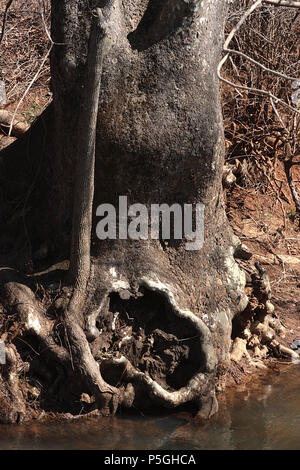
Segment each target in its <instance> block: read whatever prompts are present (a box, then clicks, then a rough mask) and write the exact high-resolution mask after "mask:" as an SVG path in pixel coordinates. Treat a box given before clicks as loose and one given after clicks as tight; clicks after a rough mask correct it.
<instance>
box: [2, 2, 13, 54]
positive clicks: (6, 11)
mask: <svg viewBox="0 0 300 470" xmlns="http://www.w3.org/2000/svg"><path fill="white" fill-rule="evenodd" d="M12 2H13V0H8V2H7V4H6V7H5V11H4V17H3V22H2V30H1V35H0V45H1V43H2V40H3V38H4V33H5V26H6V21H7V15H8V10H9V8H10V7H11V4H12Z"/></svg>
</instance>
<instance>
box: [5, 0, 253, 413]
mask: <svg viewBox="0 0 300 470" xmlns="http://www.w3.org/2000/svg"><path fill="white" fill-rule="evenodd" d="M98 3H99V5H97V6H100V7H101V8H103V12H104V14H105V12H106V10H107V9H110V12H111V17H110V22H109V23H108V27H109V25H113V26H112V27H110V29H109V32H108V36H109V39H110V41H109V42H110V44H109V49H107V51H106V53H105V57H104V62H103V69H102V79H101V81H102V84H101V91H100V99H99V110H98V119H97V134H96V146H95V148H96V152H95V156H96V159H95V179H94V183H95V195H94V209H93V216H94V217H93V226H92V228H91V234H92V249H91V266H90V269H89V271H90V275H89V278H88V280H87V288H86V290H85V293H84V302H83V303H82V304H81V306H80V309H79V311H78V309H77V312H76V315H75V316H74V315H70V314H69V311H68V302H69V301H68V296H70V292H69V290H68V287H66V288H65V289H64V294H65V299H63V298H62V297H61V299H60V301H61V305H60V306H61V310H60V312H61V313H60V314H59V315H58V314H57V310H56V313H55V315H54V317H53V314H52V316H51V317H50V315H49V314H48V316H45V306H44V305H42V304H41V303H40V302H39V301H38V300H37V299H36V297H35V296H34V295H33V293H32V291H31V290H30V288H29V287H30V286H29V287H27V286H24V282H25V281H22V280H20V279H16V278H15V277H14V276H12V274H11V272H9V273H8V271H7V270H3V271H2V280H3V282H2V299H3V304H4V307H5V309H6V311H7V312H10V311H11V309H12V308H14V309H15V312H16V313H18V315H19V318H21V320H22V322H23V329H24V331H25V333H24V334H25V336H26V342H29V343H30V344H31V345H32V347H34V348H37V349H38V350H39V354H40V356H38V357H36V356H35V358H34V360H33V364H32V365H31V366H30V369H29V375H30V376H31V377H34V376H38V377H39V378H40V380H42V381H43V384H44V389H47V387H46V385H47V384H50V383H51V382H53V381H54V379H55V378H56V379H57V380H56V387H52V391H51V393H50V394H48V395H47V393H46V392H44V395H43V397H44V402H45V403H46V404H47V407H48V408H49V407H52V408H51V409H53V408H55V407H54V406H53V402H51V400H50V398H51V397H53V396H55V399H56V400H60V403H63V405H62V406H61V409H64V410H66V409H67V410H71V411H73V412H74V410H75V409H76V407H75V405H74V403H75V402H76V400H77V401H78V396H79V397H80V394H81V393H82V392H85V393H88V394H90V395H93V396H94V397H95V405H93V406H95V407H96V408H98V409H100V410H102V412H103V413H107V412H114V411H115V410H116V409H117V408H118V406H122V405H123V406H132V405H134V406H138V407H143V406H147V405H148V404H160V405H163V406H167V407H175V406H178V405H180V404H183V403H188V402H193V403H196V404H197V406H198V408H199V410H200V413H201V414H202V416H205V417H207V416H210V415H211V414H212V413H213V412H215V411H216V407H217V404H216V399H215V383H216V379H217V378H218V379H219V375H220V374H221V373H222V371H224V370H226V365H227V363H228V359H229V347H230V334H231V322H232V318H233V316H234V315H235V314H236V313H237V312H240V311H242V310H243V309H244V308H245V307H246V304H247V297H246V296H245V295H244V285H245V276H244V273H243V272H242V271H241V270H240V269H239V267H238V265H237V264H236V262H235V259H234V250H235V245H236V241H234V238H233V236H232V233H231V230H230V228H229V225H228V221H227V219H226V216H225V210H224V203H223V197H222V187H221V179H222V169H223V154H224V146H223V125H222V115H221V108H220V97H219V84H218V81H217V75H216V70H217V64H218V61H219V59H220V52H221V46H222V41H223V29H224V22H225V17H226V11H227V3H228V2H225V1H223V2H220V1H218V0H207V1H205V2H202V1H200V0H189V1H187V0H165V1H163V2H162V1H160V0H140V1H139V2H135V1H133V0H128V1H126V2H125V1H121V0H108V1H102V2H98ZM88 4H89V2H88V1H87V0H52V35H53V40H54V41H55V42H56V43H58V45H56V46H55V47H54V49H53V54H52V58H51V73H52V89H53V93H54V102H53V106H52V109H51V110H50V111H48V114H47V115H46V118H45V122H46V129H47V132H48V133H50V137H48V134H47V135H46V134H45V133H43V132H41V126H40V127H39V128H38V126H39V124H38V123H37V124H36V128H37V130H36V131H35V130H34V129H32V131H31V133H32V134H33V136H35V134H37V133H38V135H40V136H44V140H45V141H46V142H47V151H48V153H47V155H46V157H45V161H44V162H42V163H41V164H40V167H41V168H42V170H43V168H44V171H40V172H39V173H38V174H37V175H36V173H35V172H34V171H33V173H32V172H29V176H28V178H24V181H25V182H24V181H23V180H22V178H21V176H22V170H20V168H21V169H22V168H23V172H24V165H23V163H22V161H21V157H20V154H21V150H20V149H21V147H20V146H21V145H22V146H23V148H24V142H25V143H26V144H27V147H29V148H30V155H31V161H32V162H33V165H36V163H37V162H38V157H37V155H38V154H39V149H41V148H42V145H43V138H42V137H41V138H40V139H39V138H38V137H34V138H33V139H31V140H30V142H31V143H32V142H33V143H32V144H29V143H28V136H27V137H25V140H23V142H20V143H18V144H17V145H15V146H14V148H13V149H12V150H10V151H6V152H4V154H2V168H3V175H4V174H5V177H7V176H8V175H10V174H11V171H12V166H13V164H12V163H11V161H13V162H14V165H16V164H18V167H19V170H18V174H17V176H16V177H15V178H16V182H17V189H18V193H19V194H22V192H26V190H28V185H29V183H28V182H30V181H31V180H32V178H33V176H32V174H34V175H36V176H35V181H36V185H35V190H34V191H32V193H33V194H32V195H31V206H32V205H35V206H36V207H35V210H36V214H39V216H40V215H41V214H43V217H42V219H41V220H42V221H43V223H42V227H37V228H36V232H37V235H36V239H38V240H39V243H41V241H43V240H44V239H47V240H48V243H49V240H52V242H53V243H55V241H56V242H57V240H59V241H60V242H61V243H64V242H65V241H66V240H67V241H70V239H68V237H67V235H68V233H70V221H71V219H72V217H71V215H72V201H73V192H74V191H75V192H76V191H78V186H77V185H75V186H74V183H73V181H74V178H73V176H74V167H75V163H76V162H75V161H74V156H76V155H77V157H78V158H79V159H80V158H81V155H80V154H78V151H77V150H78V142H80V133H81V131H82V126H83V124H82V119H81V120H80V119H79V112H80V109H81V107H80V106H81V104H82V100H84V99H85V97H86V95H87V93H86V92H85V91H84V88H85V87H86V84H87V81H86V78H85V76H86V74H85V70H86V61H87V55H88V38H89V35H90V25H91V21H92V12H91V11H90V10H89V8H88ZM137 4H138V5H137ZM53 123H54V126H53V125H52V124H53ZM79 123H81V124H80V125H79ZM49 129H51V130H50V131H49ZM53 129H54V130H53ZM51 136H52V137H51ZM53 142H54V144H53ZM12 154H13V156H12ZM9 159H10V161H8V160H9ZM37 167H38V165H37ZM46 169H47V171H46ZM18 175H19V176H18ZM45 175H46V176H45ZM42 178H43V179H42ZM3 179H4V178H3ZM26 181H27V183H26ZM75 181H76V180H75ZM26 184H27V185H26ZM23 185H24V187H23ZM3 187H5V194H6V199H7V200H9V196H10V197H11V196H12V193H13V191H12V190H11V188H10V187H9V186H8V184H7V183H5V182H4V184H3ZM82 187H84V185H83V186H82ZM45 188H46V189H45ZM42 189H43V191H42ZM37 194H39V196H37ZM119 196H127V197H128V204H129V205H131V204H134V203H141V204H144V205H146V206H147V207H148V208H149V210H150V205H151V204H155V203H157V204H162V203H167V204H170V205H171V204H173V203H179V204H181V205H183V204H194V205H195V204H196V203H200V202H201V203H203V204H205V237H204V245H203V247H202V248H201V249H200V250H186V246H185V242H186V240H174V239H171V240H170V241H169V242H166V241H164V240H144V241H142V240H137V241H134V240H127V239H118V240H105V241H101V240H99V239H98V238H97V236H96V224H97V221H98V219H97V217H96V208H97V206H98V205H99V204H101V203H110V204H113V205H114V206H115V207H118V204H119ZM3 207H5V210H6V213H7V212H8V211H9V210H10V209H11V206H10V205H9V204H8V203H6V204H5V205H3ZM28 219H29V221H28V226H29V228H28V231H29V235H28V236H29V238H30V236H31V234H32V228H31V227H32V223H31V222H36V219H37V215H32V213H31V215H30V216H28ZM53 226H54V227H55V231H56V232H57V233H56V236H53V233H52V232H53ZM32 244H34V242H33V241H32ZM72 274H74V272H73V273H72ZM33 277H34V276H33ZM38 279H39V280H40V281H41V282H42V278H41V277H39V278H38ZM69 279H70V277H69ZM71 279H72V277H71ZM73 279H74V277H73ZM48 283H49V281H48ZM71 287H72V286H71ZM17 289H18V291H17ZM73 295H74V292H73ZM20 296H21V298H23V301H22V302H23V304H22V305H21V306H20V302H19V301H18V297H20ZM25 298H27V301H24V299H25ZM28 299H29V300H28ZM71 299H72V293H71ZM25 304H26V305H25ZM69 305H70V303H69ZM57 307H58V302H57V301H56V308H57ZM52 310H53V308H52ZM0 326H1V325H0ZM59 341H61V342H59ZM15 343H16V346H20V343H18V342H17V341H16V342H15ZM9 347H10V346H9V345H8V346H7V348H9ZM24 347H25V345H24V344H23V349H22V348H21V349H20V348H19V352H17V351H16V350H15V349H11V351H10V355H11V356H13V359H14V360H13V361H11V362H12V365H11V367H12V368H13V367H15V369H17V363H18V361H21V359H22V360H23V361H24V360H25V357H26V354H27V356H28V351H27V350H26V348H25V349H24ZM43 357H51V362H47V364H43V369H45V370H44V372H43V373H42V372H41V371H39V368H41V363H42V361H43ZM29 362H30V361H29ZM41 377H42V378H41ZM5 383H6V386H7V389H8V390H12V391H11V396H13V394H14V393H15V394H16V393H17V392H16V391H15V390H16V389H17V388H18V384H16V382H14V384H13V386H12V385H10V384H9V383H8V382H7V381H6V382H5V379H3V382H2V387H4V384H5ZM0 393H1V387H0ZM50 395H51V397H50ZM70 400H71V403H70ZM20 403H21V405H22V399H21V398H20V397H19V398H18V400H13V399H12V400H11V408H12V409H13V411H14V412H11V410H10V414H9V416H13V418H12V420H13V419H15V417H16V416H18V414H17V413H24V406H23V405H22V406H21V405H20ZM49 403H51V406H50V405H49ZM66 403H70V405H69V407H68V406H67V405H66ZM73 405H74V406H73ZM6 407H7V408H6V409H9V406H8V405H7V404H6ZM18 407H19V408H18ZM91 407H92V406H90V408H91ZM58 408H59V407H58ZM87 408H88V407H87ZM18 409H19V411H18ZM16 410H17V411H16ZM6 415H7V413H6Z"/></svg>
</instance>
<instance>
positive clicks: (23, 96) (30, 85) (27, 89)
mask: <svg viewBox="0 0 300 470" xmlns="http://www.w3.org/2000/svg"><path fill="white" fill-rule="evenodd" d="M52 47H53V43H52V44H51V46H50V48H49V50H48V52H47V54H46V55H45V57H44V58H43V60H42V62H41V65H40V66H39V68H38V71H37V72H36V74H35V75H34V77H33V78H32V80H31V81H30V83H29V85H28V87H27V88H26V90H25V91H24V93H23V95H22V97H21V99H20V101H19V102H18V104H17V107H16V109H15V110H14V113H13V116H12V119H11V123H10V127H9V132H8V136H10V135H11V132H12V128H13V125H14V121H15V118H16V115H17V112H18V110H19V108H20V106H21V104H22V102H23V100H24V98H25V97H26V95H27V93H28V92H29V90H30V88H31V87H32V85H33V84H34V82H35V81H36V80H37V78H38V76H39V74H40V72H41V71H42V69H43V67H44V65H45V63H46V61H47V59H48V57H49V55H50V52H51V50H52Z"/></svg>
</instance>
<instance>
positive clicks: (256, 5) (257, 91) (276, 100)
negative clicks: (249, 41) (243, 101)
mask: <svg viewBox="0 0 300 470" xmlns="http://www.w3.org/2000/svg"><path fill="white" fill-rule="evenodd" d="M263 2H268V3H271V1H268V0H257V1H256V2H254V3H253V4H252V5H251V6H250V7H249V8H248V9H247V10H246V11H245V12H244V14H243V15H242V17H241V19H240V20H239V21H238V23H237V24H236V25H235V26H234V27H233V28H232V30H231V32H230V33H229V34H228V36H227V38H226V41H225V43H224V46H223V49H224V51H225V52H227V54H226V55H225V56H224V57H223V59H222V60H221V61H220V63H219V65H218V68H217V75H218V78H219V79H220V80H221V81H222V82H224V83H226V84H227V85H230V86H232V87H233V88H235V89H240V90H245V91H250V92H251V93H255V94H259V95H264V96H267V97H268V98H270V99H271V100H272V101H271V103H272V106H273V109H274V103H280V104H282V105H283V106H286V107H287V108H288V109H290V111H292V112H294V113H297V114H300V111H299V110H298V109H297V108H294V107H293V106H290V105H289V104H288V103H286V102H285V101H283V100H281V99H280V98H278V97H276V96H275V95H273V93H271V92H270V91H267V90H261V89H259V88H253V87H247V86H244V85H239V84H236V83H233V82H231V81H230V80H227V79H225V78H224V77H222V75H221V70H222V67H223V66H224V64H225V62H226V61H227V60H228V58H229V57H230V54H232V53H235V54H238V55H241V56H242V57H245V58H246V59H247V60H250V61H251V62H253V63H254V64H256V65H258V66H259V67H260V68H262V69H264V70H266V71H268V72H270V73H274V74H275V75H279V76H280V77H282V78H285V79H288V80H295V78H294V77H289V76H288V75H284V74H281V73H280V72H275V71H274V70H272V69H268V68H267V67H265V66H264V65H262V64H260V63H259V62H257V61H256V60H254V59H252V58H251V57H248V56H247V55H246V54H243V53H242V52H239V51H234V50H232V49H229V47H228V46H229V44H230V42H231V41H232V39H233V38H234V36H235V34H236V33H237V32H238V31H239V29H240V27H241V26H242V25H243V24H244V22H245V21H246V19H247V18H248V17H249V16H250V15H251V14H252V13H253V12H254V10H256V9H257V8H259V7H261V6H262V4H263ZM272 3H274V4H275V3H276V4H277V5H279V4H280V5H281V6H283V3H293V4H295V5H294V6H297V5H296V4H299V6H300V3H299V2H284V1H281V0H279V1H278V2H276V0H274V2H272ZM285 6H286V5H285Z"/></svg>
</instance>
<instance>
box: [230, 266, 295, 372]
mask: <svg viewBox="0 0 300 470" xmlns="http://www.w3.org/2000/svg"><path fill="white" fill-rule="evenodd" d="M255 267H256V270H257V272H254V271H253V272H252V275H251V283H252V292H251V296H250V300H249V303H248V305H247V307H246V309H245V310H244V311H243V312H241V313H240V314H239V315H237V316H236V317H235V319H234V321H233V342H232V348H231V360H233V361H235V362H236V363H239V362H240V361H241V359H242V357H245V358H246V359H247V360H248V361H249V362H250V363H251V364H253V360H254V361H257V360H263V359H265V358H266V357H267V356H268V355H269V354H270V353H272V354H274V355H275V356H277V357H289V358H291V359H298V358H299V355H298V354H297V353H296V352H295V351H293V350H292V349H290V348H288V347H287V346H285V345H283V344H282V342H281V341H280V338H284V336H285V330H286V328H285V327H284V326H283V324H282V323H281V321H280V319H278V318H277V316H276V313H275V311H274V305H273V304H272V303H271V288H270V282H269V277H268V274H267V272H266V271H265V270H264V269H263V268H261V266H260V265H259V263H255ZM256 364H257V362H255V365H256Z"/></svg>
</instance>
